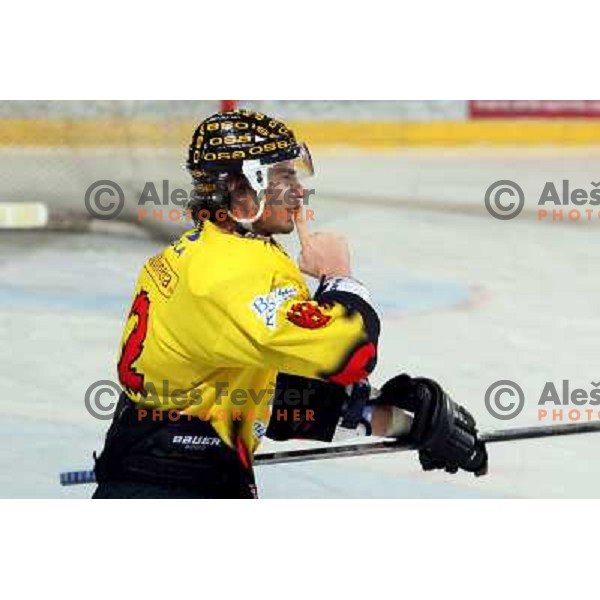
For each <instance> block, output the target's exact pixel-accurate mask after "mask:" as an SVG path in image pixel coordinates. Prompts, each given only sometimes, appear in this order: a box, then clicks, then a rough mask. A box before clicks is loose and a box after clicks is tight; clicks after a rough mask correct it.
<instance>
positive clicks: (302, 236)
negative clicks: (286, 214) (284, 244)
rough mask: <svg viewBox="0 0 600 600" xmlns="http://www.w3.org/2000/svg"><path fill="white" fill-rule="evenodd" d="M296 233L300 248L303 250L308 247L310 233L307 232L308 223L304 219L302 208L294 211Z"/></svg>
mask: <svg viewBox="0 0 600 600" xmlns="http://www.w3.org/2000/svg"><path fill="white" fill-rule="evenodd" d="M296 231H297V232H298V239H299V240H300V247H301V248H302V249H304V248H305V247H306V246H307V245H308V238H309V237H310V233H309V232H308V223H307V222H306V220H305V218H304V208H303V207H302V206H301V207H300V208H298V210H297V211H296Z"/></svg>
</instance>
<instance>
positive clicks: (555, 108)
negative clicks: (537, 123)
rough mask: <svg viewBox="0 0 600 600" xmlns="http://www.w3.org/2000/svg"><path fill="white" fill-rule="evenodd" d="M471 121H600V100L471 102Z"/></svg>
mask: <svg viewBox="0 0 600 600" xmlns="http://www.w3.org/2000/svg"><path fill="white" fill-rule="evenodd" d="M469 118H471V119H518V118H521V119H600V100H469Z"/></svg>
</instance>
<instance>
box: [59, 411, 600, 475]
mask: <svg viewBox="0 0 600 600" xmlns="http://www.w3.org/2000/svg"><path fill="white" fill-rule="evenodd" d="M592 432H600V421H598V422H592V423H569V424H566V425H562V424H561V425H542V426H539V427H515V428H513V429H499V430H496V431H489V432H487V433H482V434H481V436H480V438H481V440H482V441H484V442H485V443H486V444H491V443H492V442H509V441H516V440H527V439H533V438H542V437H552V436H557V435H572V434H574V433H592ZM408 450H414V448H413V447H412V446H411V445H410V444H409V443H408V442H407V441H406V439H396V440H382V441H380V442H371V443H363V444H345V445H343V446H327V447H325V448H306V449H303V450H282V451H280V452H263V453H261V454H257V455H256V458H255V461H254V462H255V464H256V465H257V466H261V465H277V464H282V463H294V462H306V461H309V460H322V459H326V458H345V457H352V456H368V455H370V454H385V453H387V452H404V451H408ZM95 481H96V474H95V473H94V471H68V472H66V473H61V474H60V484H61V485H77V484H80V483H94V482H95Z"/></svg>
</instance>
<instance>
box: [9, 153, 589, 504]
mask: <svg viewBox="0 0 600 600" xmlns="http://www.w3.org/2000/svg"><path fill="white" fill-rule="evenodd" d="M140 156H141V155H140ZM149 156H150V159H148V160H149V163H148V164H146V163H144V162H143V160H142V158H140V157H136V156H134V157H133V158H132V159H131V162H132V163H135V165H137V166H136V169H138V170H137V171H135V177H132V176H131V173H128V175H127V176H128V177H130V178H131V180H132V181H134V180H135V181H134V183H132V184H131V185H130V188H135V189H139V181H141V180H142V179H143V178H144V177H150V176H151V177H152V178H153V179H155V180H157V181H160V180H162V179H163V178H167V177H169V178H171V177H173V178H176V177H180V178H181V179H182V181H183V182H184V183H185V177H184V176H182V175H181V174H180V168H179V164H177V165H176V169H177V170H176V169H175V167H173V163H174V162H175V160H174V158H173V156H172V155H171V154H169V153H165V154H164V155H159V156H155V155H153V154H151V155H149ZM0 158H1V159H2V162H3V164H4V165H8V166H10V167H11V173H12V172H14V170H15V169H18V168H20V167H19V165H21V164H22V161H21V158H22V157H20V156H19V155H7V154H5V155H3V156H2V157H0ZM46 158H47V159H48V160H50V161H54V163H53V164H55V165H56V164H58V160H59V159H58V158H56V157H54V158H52V157H49V158H48V157H46ZM64 158H65V157H63V159H64ZM67 158H68V161H67V163H68V164H70V165H71V167H70V169H71V170H70V171H69V172H67V173H65V172H64V169H63V170H62V171H60V170H58V169H54V171H55V172H53V169H52V163H51V164H50V165H48V164H47V163H44V164H46V167H45V168H46V169H47V173H48V177H47V178H46V179H45V181H37V180H36V181H33V183H31V185H30V186H29V187H27V186H26V185H25V184H24V183H23V180H24V178H23V177H20V178H17V177H16V176H15V178H14V180H10V176H8V177H9V178H8V180H6V181H4V182H3V186H2V190H1V192H2V194H3V196H2V198H0V200H2V199H7V200H14V199H19V200H27V199H30V200H38V201H39V200H43V199H44V195H45V196H46V198H47V199H48V201H49V202H52V203H54V204H61V203H64V204H65V205H68V206H81V205H82V202H83V201H82V197H83V193H84V191H85V188H86V187H87V185H89V184H90V183H91V182H92V181H94V179H100V178H102V177H105V178H108V177H109V175H111V172H110V171H106V170H105V172H104V173H100V171H101V170H102V169H100V166H99V165H104V168H105V169H108V168H109V167H111V166H112V167H113V168H114V169H117V171H118V170H119V169H121V170H123V169H124V167H123V164H122V162H120V161H117V162H115V163H114V164H112V165H111V160H110V157H107V156H103V157H100V158H98V157H88V159H87V161H86V162H85V164H83V165H81V164H80V165H79V167H80V168H79V169H78V168H77V165H76V164H72V163H73V162H74V161H75V159H74V158H73V157H67ZM597 158H598V152H597V151H596V150H586V151H559V150H554V151H553V150H543V151H538V152H529V153H525V152H523V151H509V150H505V151H500V152H498V151H489V150H485V149H479V150H474V149H471V150H464V151H438V152H432V151H425V150H420V151H411V152H408V151H406V152H395V153H383V154H381V155H373V154H369V155H366V156H358V155H356V154H353V153H349V152H345V153H336V154H333V153H327V154H325V153H323V154H322V155H321V156H317V164H318V165H319V167H320V171H321V175H320V176H319V179H317V181H316V182H315V187H316V188H317V191H318V195H317V196H316V197H315V198H314V199H313V205H314V208H315V222H314V224H313V228H314V229H315V230H316V229H321V230H325V229H333V230H335V231H338V232H341V233H343V234H345V235H347V236H348V238H349V239H350V240H351V247H352V253H353V259H354V264H355V270H356V275H357V277H358V278H359V279H361V280H363V281H364V282H365V283H366V284H367V285H368V286H369V287H371V289H372V291H373V294H374V296H375V300H376V302H377V303H378V304H379V305H380V307H381V308H382V314H383V318H382V324H383V328H382V338H381V344H380V361H379V365H378V368H377V371H376V373H375V375H374V377H373V383H374V384H375V385H378V384H381V383H383V382H384V381H385V380H386V378H388V377H390V376H392V375H394V374H396V373H398V372H400V371H406V372H409V373H411V374H413V375H425V376H429V377H433V378H435V379H437V380H438V381H440V382H441V383H442V384H443V385H444V387H445V388H447V389H448V390H449V391H450V392H451V394H452V395H453V397H454V398H455V399H456V400H457V401H459V402H461V403H464V404H465V405H466V406H467V407H468V408H469V409H470V410H471V411H472V412H473V414H474V415H475V416H476V417H477V419H478V421H479V422H480V424H481V428H482V429H484V430H489V429H496V428H501V427H516V426H525V425H539V424H543V422H542V423H540V422H539V421H538V418H537V409H538V405H537V399H538V397H539V395H540V392H541V390H542V388H543V385H544V383H545V382H546V381H554V382H557V383H559V382H560V381H562V380H563V379H569V380H570V381H571V382H572V386H573V387H576V386H577V387H582V388H585V389H588V390H589V389H590V386H591V382H592V381H599V380H600V371H599V368H598V353H597V347H598V339H599V333H600V315H599V311H598V291H599V289H600V286H599V284H598V280H597V273H596V270H595V267H596V265H597V264H598V254H599V253H598V243H597V237H598V226H599V224H600V220H599V221H598V222H597V223H593V222H592V223H578V224H571V223H564V222H563V223H550V222H539V221H537V220H536V219H535V218H534V217H532V216H531V215H532V214H533V213H532V211H533V210H534V209H535V195H536V193H538V194H539V191H540V190H541V187H540V185H541V184H542V183H543V182H544V181H546V180H554V181H556V182H560V180H562V179H566V178H569V179H571V180H572V181H573V182H574V184H573V185H575V184H576V185H580V186H581V187H586V188H587V189H589V187H590V181H592V180H593V181H596V180H598V179H600V177H599V176H598V169H597V164H598V163H597ZM136 161H137V162H136ZM117 163H118V164H117ZM139 165H145V166H144V167H143V168H142V167H140V166H139ZM113 172H114V171H113ZM149 173H150V175H149ZM71 175H73V177H72V178H71ZM117 175H118V173H117ZM117 175H114V176H113V178H116V177H117ZM123 176H124V175H123ZM499 179H513V180H515V181H518V182H520V183H521V184H522V187H523V188H524V189H525V191H526V194H527V203H526V211H525V215H524V216H522V217H519V218H517V219H516V220H514V221H507V222H501V221H497V220H495V219H492V218H491V217H490V216H488V215H487V213H485V212H484V211H483V210H482V209H481V207H482V205H483V200H482V198H483V193H484V192H485V189H486V188H487V186H488V185H489V184H491V183H492V182H494V181H496V180H499ZM69 181H70V182H71V188H68V186H67V184H68V182H69ZM35 186H38V187H35ZM45 186H47V187H45ZM136 186H137V187H136ZM65 189H70V195H69V194H65V192H64V190H65ZM57 190H63V191H62V192H59V191H57ZM5 196H6V197H5ZM78 203H79V204H78ZM419 203H421V204H419ZM423 208H424V209H425V210H423ZM130 210H131V211H132V210H133V209H131V207H130ZM132 214H133V212H132ZM285 243H286V244H288V245H289V247H290V249H291V251H292V252H293V253H295V252H296V251H297V245H296V242H295V239H294V238H293V237H291V238H290V239H288V240H286V241H285ZM162 245H164V242H160V241H158V240H156V239H149V238H145V237H142V236H140V237H135V236H134V237H132V236H130V235H109V234H106V233H93V234H55V233H39V232H38V233H28V234H24V233H3V234H2V235H0V281H1V282H2V283H1V286H0V338H1V340H2V345H1V348H2V351H1V356H0V389H1V390H2V394H1V397H0V440H1V442H0V443H1V445H2V452H1V453H0V465H1V466H0V496H1V497H21V498H23V497H45V498H54V497H56V498H70V497H86V496H89V495H90V494H91V491H92V488H91V487H90V486H78V487H71V488H61V487H60V486H59V485H58V473H59V472H60V471H64V470H71V469H83V468H89V467H90V466H91V463H92V459H91V453H92V451H93V450H94V449H99V448H100V447H101V444H102V437H103V434H104V432H105V429H106V427H107V422H106V421H104V422H102V421H97V420H94V419H92V418H91V417H90V415H89V414H88V413H87V412H86V409H85V407H84V404H83V395H84V392H85V390H86V388H87V387H88V386H89V385H90V384H91V383H92V382H94V381H96V380H100V379H113V378H114V377H115V367H114V363H115V356H116V353H117V346H118V342H119V338H120V334H121V327H122V324H123V318H124V314H125V311H126V310H127V308H128V305H129V301H130V298H129V294H130V292H131V289H132V286H133V283H134V281H135V278H136V275H137V271H138V269H139V267H140V266H141V264H142V263H143V261H144V260H145V258H146V257H148V256H150V255H151V254H152V253H154V252H156V250H157V249H158V248H159V247H160V246H162ZM500 379H511V380H514V381H516V382H518V383H519V384H520V385H521V387H522V388H523V389H524V391H525V395H526V400H527V401H526V404H525V409H524V411H523V412H522V413H521V414H520V415H519V416H518V417H517V418H516V419H514V420H512V421H508V422H507V421H498V420H496V419H494V418H493V417H492V416H491V415H489V414H488V413H487V411H486V409H485V407H484V402H483V399H484V394H485V391H486V389H487V387H488V386H489V385H490V384H491V383H493V382H495V381H497V380H500ZM266 446H269V447H270V444H266ZM598 449H600V434H587V435H577V436H569V437H564V438H552V439H543V440H536V441H521V442H511V443H502V444H494V445H493V446H492V445H491V446H490V448H489V452H490V474H489V475H488V476H487V477H485V478H480V479H475V478H474V477H472V476H470V475H467V474H464V473H462V474H458V475H455V476H451V475H446V474H441V473H429V474H425V473H423V472H421V471H420V469H419V466H418V462H417V459H416V456H415V455H414V454H413V453H403V454H397V455H385V456H380V457H365V458H353V459H336V460H332V461H327V462H323V463H316V462H312V463H307V464H303V465H289V466H285V465H279V466H270V467H262V468H260V469H259V472H258V478H259V484H260V487H261V492H262V496H263V497H297V498H300V497H327V498H329V497H336V498H338V497H339V498H345V497H366V498H372V497H474V498H479V497H497V496H500V497H599V496H600V477H598V467H597V462H596V461H597V456H596V452H597V451H598Z"/></svg>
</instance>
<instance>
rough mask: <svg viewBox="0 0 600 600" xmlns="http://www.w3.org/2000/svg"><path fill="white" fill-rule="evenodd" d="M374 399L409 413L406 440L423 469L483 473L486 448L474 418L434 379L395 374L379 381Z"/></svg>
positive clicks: (485, 469)
mask: <svg viewBox="0 0 600 600" xmlns="http://www.w3.org/2000/svg"><path fill="white" fill-rule="evenodd" d="M377 403H378V404H389V405H392V406H397V407H399V408H402V409H403V410H406V411H408V412H411V413H412V414H413V416H414V420H413V424H412V427H411V429H410V432H409V440H410V441H411V442H412V443H413V444H414V445H415V448H417V449H418V451H419V460H420V462H421V466H422V467H423V469H424V470H425V471H429V470H432V469H445V470H446V471H448V472H449V473H456V472H457V471H458V469H464V470H465V471H469V472H471V473H474V474H475V475H476V476H480V475H485V474H486V473H487V469H488V456H487V450H486V448H485V443H484V442H482V441H481V440H480V439H479V438H478V436H477V424H476V423H475V419H474V418H473V416H472V415H471V413H470V412H469V411H468V410H467V409H466V408H464V407H463V406H460V405H459V404H456V402H454V401H453V400H452V399H451V398H450V397H449V396H448V394H446V393H445V392H444V390H443V389H442V388H441V386H440V385H439V384H438V383H437V382H435V381H433V380H432V379H426V378H423V377H417V378H412V377H409V376H408V375H405V374H402V375H397V376H396V377H393V378H392V379H390V380H389V381H387V382H386V383H385V384H384V385H383V387H382V388H381V394H380V396H379V398H378V399H377Z"/></svg>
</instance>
